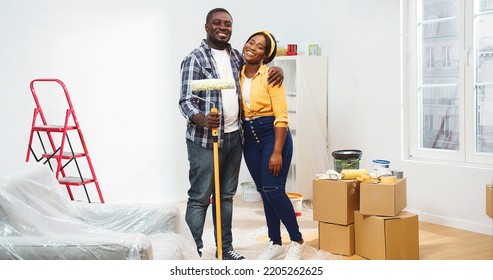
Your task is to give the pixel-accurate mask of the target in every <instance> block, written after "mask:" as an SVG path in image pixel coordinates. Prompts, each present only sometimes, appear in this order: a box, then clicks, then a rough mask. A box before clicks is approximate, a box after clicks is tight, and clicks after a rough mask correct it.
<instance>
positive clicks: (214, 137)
mask: <svg viewBox="0 0 493 280" xmlns="http://www.w3.org/2000/svg"><path fill="white" fill-rule="evenodd" d="M211 112H217V108H211ZM218 135H219V129H218V128H217V127H216V128H213V129H212V137H213V139H212V140H213V141H214V142H216V143H217V140H218V139H217V136H218Z"/></svg>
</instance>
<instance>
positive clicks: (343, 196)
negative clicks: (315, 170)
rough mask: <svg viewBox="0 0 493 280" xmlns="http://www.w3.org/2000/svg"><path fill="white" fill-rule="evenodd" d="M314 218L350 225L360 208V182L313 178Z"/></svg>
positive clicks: (320, 220)
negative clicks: (355, 212)
mask: <svg viewBox="0 0 493 280" xmlns="http://www.w3.org/2000/svg"><path fill="white" fill-rule="evenodd" d="M312 204H313V220H315V221H319V222H326V223H333V224H339V225H349V224H352V223H354V211H355V210H358V209H359V183H358V182H357V181H356V180H337V181H332V180H319V179H314V180H313V201H312Z"/></svg>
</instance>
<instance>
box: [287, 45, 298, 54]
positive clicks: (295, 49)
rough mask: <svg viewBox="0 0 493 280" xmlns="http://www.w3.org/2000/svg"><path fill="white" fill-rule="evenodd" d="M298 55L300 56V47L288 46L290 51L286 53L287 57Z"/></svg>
mask: <svg viewBox="0 0 493 280" xmlns="http://www.w3.org/2000/svg"><path fill="white" fill-rule="evenodd" d="M297 54H298V45H296V44H288V50H287V51H286V55H297Z"/></svg>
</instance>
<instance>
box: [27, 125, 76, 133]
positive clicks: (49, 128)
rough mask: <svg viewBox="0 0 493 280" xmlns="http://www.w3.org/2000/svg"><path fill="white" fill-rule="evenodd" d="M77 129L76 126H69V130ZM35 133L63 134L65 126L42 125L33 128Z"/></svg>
mask: <svg viewBox="0 0 493 280" xmlns="http://www.w3.org/2000/svg"><path fill="white" fill-rule="evenodd" d="M74 129H77V127H76V126H75V125H70V126H67V130H74ZM33 131H46V132H63V125H40V126H35V127H33Z"/></svg>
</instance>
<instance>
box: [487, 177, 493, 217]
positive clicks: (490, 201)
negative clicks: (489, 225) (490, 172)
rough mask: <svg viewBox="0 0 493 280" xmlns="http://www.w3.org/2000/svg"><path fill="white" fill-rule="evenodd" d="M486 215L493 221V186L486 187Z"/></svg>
mask: <svg viewBox="0 0 493 280" xmlns="http://www.w3.org/2000/svg"><path fill="white" fill-rule="evenodd" d="M486 215H488V217H490V218H492V219H493V185H492V184H487V185H486Z"/></svg>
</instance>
